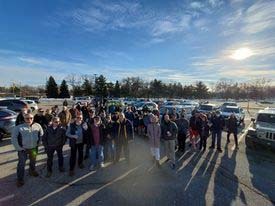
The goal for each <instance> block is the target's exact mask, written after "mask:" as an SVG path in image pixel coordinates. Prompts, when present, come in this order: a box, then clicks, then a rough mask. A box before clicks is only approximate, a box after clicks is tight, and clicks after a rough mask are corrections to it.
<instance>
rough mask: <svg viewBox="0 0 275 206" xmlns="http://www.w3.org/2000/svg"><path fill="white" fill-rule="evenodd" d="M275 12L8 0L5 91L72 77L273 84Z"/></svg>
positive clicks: (0, 47) (2, 8)
mask: <svg viewBox="0 0 275 206" xmlns="http://www.w3.org/2000/svg"><path fill="white" fill-rule="evenodd" d="M274 11H275V1H274V0H266V1H252V0H250V1H245V0H205V1H192V0H188V1H187V0H173V1H167V0H158V1H154V0H140V1H107V0H93V1H92V0H90V1H87V0H86V1H77V0H74V1H68V0H58V1H56V0H47V1H37V0H28V1H20V0H17V1H16V0H12V1H7V0H3V1H0V25H1V27H0V71H1V75H0V85H1V86H3V85H4V86H8V85H11V84H12V82H15V83H20V84H32V85H39V84H44V83H45V81H46V78H47V77H49V76H50V75H53V76H54V77H55V78H56V80H57V81H58V82H60V81H61V80H62V79H63V78H65V77H66V76H68V75H69V74H78V75H81V74H90V75H93V74H103V75H105V76H106V77H107V78H108V79H109V80H110V81H115V80H117V79H118V80H120V79H122V78H124V77H127V76H140V77H141V78H143V79H145V80H151V79H154V78H158V79H161V80H163V81H166V82H174V81H176V82H181V83H183V84H189V83H193V82H195V81H197V80H202V81H205V82H206V83H211V82H215V81H217V80H219V79H221V78H228V79H233V80H237V81H247V80H249V79H253V78H259V77H267V78H270V79H273V80H274V79H275V61H274V60H275V58H274V57H275V35H274V33H275V12H274ZM241 48H245V49H241ZM242 57H243V58H242Z"/></svg>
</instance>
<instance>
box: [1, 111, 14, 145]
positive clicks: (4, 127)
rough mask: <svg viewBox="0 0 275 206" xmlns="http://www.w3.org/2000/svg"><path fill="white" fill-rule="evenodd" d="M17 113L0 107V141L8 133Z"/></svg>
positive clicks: (11, 128) (12, 126)
mask: <svg viewBox="0 0 275 206" xmlns="http://www.w3.org/2000/svg"><path fill="white" fill-rule="evenodd" d="M16 117H17V113H16V112H14V111H11V110H9V109H6V108H5V107H0V141H1V140H2V139H3V138H4V137H5V136H6V135H10V134H11V132H12V130H13V128H14V126H15V121H16Z"/></svg>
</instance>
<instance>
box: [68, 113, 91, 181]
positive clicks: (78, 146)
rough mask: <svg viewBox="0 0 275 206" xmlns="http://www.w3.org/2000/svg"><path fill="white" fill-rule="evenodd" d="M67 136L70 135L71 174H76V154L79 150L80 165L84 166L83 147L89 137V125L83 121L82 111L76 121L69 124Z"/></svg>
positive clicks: (80, 166)
mask: <svg viewBox="0 0 275 206" xmlns="http://www.w3.org/2000/svg"><path fill="white" fill-rule="evenodd" d="M66 136H67V137H69V140H70V142H69V144H70V147H71V156H70V172H69V175H70V176H74V168H75V164H76V155H77V152H78V167H79V168H80V169H83V168H84V165H83V147H84V143H86V142H87V137H88V125H87V123H86V122H84V121H83V116H82V114H81V113H79V114H77V116H76V118H75V121H74V122H73V123H71V124H70V125H69V127H68V128H67V131H66Z"/></svg>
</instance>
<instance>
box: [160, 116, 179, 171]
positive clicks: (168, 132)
mask: <svg viewBox="0 0 275 206" xmlns="http://www.w3.org/2000/svg"><path fill="white" fill-rule="evenodd" d="M161 132H162V138H163V139H164V144H165V152H166V155H167V158H168V160H170V161H171V168H172V169H175V168H176V157H175V156H176V154H175V153H176V151H175V145H176V138H177V135H178V127H177V125H176V123H175V122H172V121H171V120H170V118H169V115H168V114H166V115H165V116H164V122H163V124H162V126H161Z"/></svg>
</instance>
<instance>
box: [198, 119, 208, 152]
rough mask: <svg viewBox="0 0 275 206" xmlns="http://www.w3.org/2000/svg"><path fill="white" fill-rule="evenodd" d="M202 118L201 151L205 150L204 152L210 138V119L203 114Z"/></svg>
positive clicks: (200, 130)
mask: <svg viewBox="0 0 275 206" xmlns="http://www.w3.org/2000/svg"><path fill="white" fill-rule="evenodd" d="M200 118H201V121H200V127H199V133H200V147H199V149H200V150H201V149H202V148H203V151H205V150H206V143H207V138H208V136H209V125H208V119H207V116H206V115H204V114H201V115H200Z"/></svg>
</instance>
